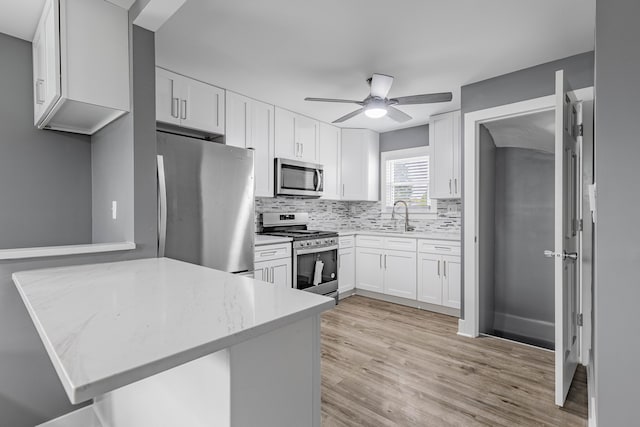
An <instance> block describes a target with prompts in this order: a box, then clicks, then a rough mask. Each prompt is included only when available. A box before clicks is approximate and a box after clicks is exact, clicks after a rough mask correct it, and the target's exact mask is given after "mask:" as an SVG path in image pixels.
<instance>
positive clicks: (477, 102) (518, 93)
mask: <svg viewBox="0 0 640 427" xmlns="http://www.w3.org/2000/svg"><path fill="white" fill-rule="evenodd" d="M593 58H594V53H593V52H585V53H581V54H579V55H574V56H570V57H568V58H564V59H559V60H557V61H552V62H547V63H544V64H540V65H536V66H535V67H531V68H526V69H524V70H519V71H515V72H513V73H509V74H504V75H502V76H498V77H494V78H491V79H488V80H483V81H480V82H477V83H472V84H469V85H466V86H462V89H461V97H462V99H461V104H462V115H463V117H464V114H465V113H468V112H470V111H476V110H483V109H485V108H491V107H496V106H498V105H504V104H511V103H514V102H519V101H525V100H527V99H533V98H539V97H541V96H547V95H552V94H554V93H555V72H556V71H557V70H560V69H563V70H565V75H566V76H567V79H568V80H569V84H570V85H571V87H572V88H573V89H580V88H584V87H589V86H593V66H594V62H593Z"/></svg>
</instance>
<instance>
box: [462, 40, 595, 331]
mask: <svg viewBox="0 0 640 427" xmlns="http://www.w3.org/2000/svg"><path fill="white" fill-rule="evenodd" d="M560 69H564V70H565V71H566V74H565V75H566V76H567V79H568V80H569V83H570V84H571V87H572V88H573V89H581V88H584V87H590V86H593V81H594V80H593V69H594V53H593V52H585V53H581V54H579V55H574V56H570V57H568V58H564V59H559V60H557V61H551V62H547V63H544V64H540V65H537V66H535V67H530V68H525V69H523V70H519V71H515V72H513V73H509V74H504V75H502V76H497V77H494V78H491V79H487V80H482V81H479V82H475V83H471V84H468V85H466V86H462V88H461V90H460V92H461V108H460V109H461V114H462V120H461V131H462V130H464V115H465V114H466V113H469V112H471V111H477V110H484V109H485V108H491V107H496V106H498V105H505V104H512V103H514V102H519V101H524V100H527V99H533V98H539V97H541V96H547V95H552V94H553V93H554V92H555V72H556V71H557V70H560ZM461 135H463V141H464V133H461ZM464 156H465V153H464V143H463V144H462V161H463V164H464ZM462 173H463V175H464V168H463V169H462ZM464 192H465V188H464V176H463V177H462V197H463V198H464ZM463 210H464V207H463ZM463 218H464V215H463ZM462 254H463V255H462V263H463V265H464V222H463V224H462ZM462 281H463V284H462V292H461V293H462V295H461V297H462V306H461V312H460V313H461V317H462V318H463V319H464V276H463V278H462Z"/></svg>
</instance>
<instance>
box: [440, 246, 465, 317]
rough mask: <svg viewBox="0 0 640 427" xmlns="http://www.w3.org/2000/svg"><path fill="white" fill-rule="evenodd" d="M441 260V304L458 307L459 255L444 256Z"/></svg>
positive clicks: (460, 284)
mask: <svg viewBox="0 0 640 427" xmlns="http://www.w3.org/2000/svg"><path fill="white" fill-rule="evenodd" d="M442 261H443V266H442V272H443V273H442V274H443V281H442V304H443V305H445V306H447V307H452V308H460V288H461V287H462V280H461V278H460V276H461V263H460V257H459V256H457V257H454V256H445V257H443V258H442Z"/></svg>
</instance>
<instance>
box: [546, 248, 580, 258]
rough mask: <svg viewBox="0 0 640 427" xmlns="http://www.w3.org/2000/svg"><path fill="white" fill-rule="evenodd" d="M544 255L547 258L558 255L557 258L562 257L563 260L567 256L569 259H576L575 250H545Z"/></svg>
mask: <svg viewBox="0 0 640 427" xmlns="http://www.w3.org/2000/svg"><path fill="white" fill-rule="evenodd" d="M544 256H546V257H547V258H554V257H558V258H562V259H563V260H565V259H567V258H569V259H570V260H573V261H576V260H577V259H578V253H577V252H567V251H562V253H559V252H554V251H550V250H546V251H544Z"/></svg>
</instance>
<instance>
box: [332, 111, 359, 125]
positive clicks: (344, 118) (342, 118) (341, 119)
mask: <svg viewBox="0 0 640 427" xmlns="http://www.w3.org/2000/svg"><path fill="white" fill-rule="evenodd" d="M363 111H364V108H358V109H357V110H356V111H352V112H350V113H349V114H346V115H344V116H342V117H340V118H339V119H336V120H334V121H333V123H342V122H344V121H347V120H349V119H350V118H352V117H355V116H357V115H358V114H360V113H362V112H363Z"/></svg>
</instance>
